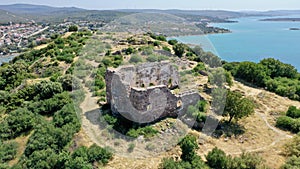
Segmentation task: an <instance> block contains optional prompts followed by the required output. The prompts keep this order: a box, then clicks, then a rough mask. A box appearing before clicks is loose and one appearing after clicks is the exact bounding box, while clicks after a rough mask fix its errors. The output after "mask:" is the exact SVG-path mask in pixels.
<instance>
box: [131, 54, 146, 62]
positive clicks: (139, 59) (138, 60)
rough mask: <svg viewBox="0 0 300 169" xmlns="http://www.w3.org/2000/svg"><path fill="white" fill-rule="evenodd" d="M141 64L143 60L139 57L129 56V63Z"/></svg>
mask: <svg viewBox="0 0 300 169" xmlns="http://www.w3.org/2000/svg"><path fill="white" fill-rule="evenodd" d="M141 62H143V58H142V57H141V56H140V55H131V57H130V59H129V63H141Z"/></svg>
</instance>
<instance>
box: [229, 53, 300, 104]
mask: <svg viewBox="0 0 300 169" xmlns="http://www.w3.org/2000/svg"><path fill="white" fill-rule="evenodd" d="M223 67H224V68H225V69H226V70H228V71H230V72H231V74H232V75H233V76H234V77H236V78H239V79H242V80H244V81H246V82H249V83H251V84H254V85H256V86H259V87H264V88H266V89H267V90H269V91H271V92H275V93H276V94H278V95H281V96H284V97H288V98H290V99H293V100H300V87H299V86H300V81H299V73H297V70H296V68H295V67H294V66H292V65H290V64H285V63H282V62H280V61H279V60H276V59H273V58H268V59H263V60H262V61H260V62H259V63H253V62H241V63H237V62H234V63H226V64H224V66H223Z"/></svg>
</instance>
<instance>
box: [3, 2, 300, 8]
mask: <svg viewBox="0 0 300 169" xmlns="http://www.w3.org/2000/svg"><path fill="white" fill-rule="evenodd" d="M13 3H30V4H42V5H51V6H75V7H80V8H86V9H138V8H143V9H145V8H148V9H150V8H151V9H227V10H274V9H300V0H0V4H2V5H4V4H13Z"/></svg>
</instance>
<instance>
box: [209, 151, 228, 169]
mask: <svg viewBox="0 0 300 169" xmlns="http://www.w3.org/2000/svg"><path fill="white" fill-rule="evenodd" d="M206 160H207V164H208V165H209V166H210V167H211V168H213V169H227V166H228V162H229V161H228V158H227V156H226V154H225V152H224V151H222V150H220V149H218V148H217V147H215V148H214V149H213V150H212V151H210V152H209V153H208V154H207V156H206Z"/></svg>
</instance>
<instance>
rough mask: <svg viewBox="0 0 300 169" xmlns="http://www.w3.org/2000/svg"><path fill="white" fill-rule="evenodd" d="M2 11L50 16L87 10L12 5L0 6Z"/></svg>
mask: <svg viewBox="0 0 300 169" xmlns="http://www.w3.org/2000/svg"><path fill="white" fill-rule="evenodd" d="M0 9H2V10H5V11H8V12H11V13H15V14H43V15H49V14H53V13H55V12H79V11H85V9H81V8H75V7H62V8H59V7H50V6H45V5H30V4H12V5H0Z"/></svg>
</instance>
